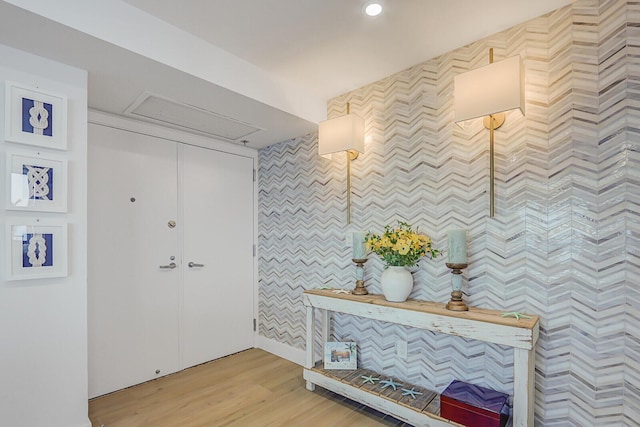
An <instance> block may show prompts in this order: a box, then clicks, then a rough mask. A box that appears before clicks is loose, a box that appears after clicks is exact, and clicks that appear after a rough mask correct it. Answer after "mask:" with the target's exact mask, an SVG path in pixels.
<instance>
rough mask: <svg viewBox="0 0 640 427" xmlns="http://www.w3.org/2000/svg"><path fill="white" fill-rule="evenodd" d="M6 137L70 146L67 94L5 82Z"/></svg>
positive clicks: (50, 145) (16, 140)
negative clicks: (68, 141) (68, 143)
mask: <svg viewBox="0 0 640 427" xmlns="http://www.w3.org/2000/svg"><path fill="white" fill-rule="evenodd" d="M5 100H6V101H5V102H6V104H5V121H4V133H5V135H4V137H5V139H6V140H7V141H11V142H18V143H21V144H29V145H36V146H38V147H43V148H55V149H57V150H66V149H67V97H66V96H61V95H55V94H52V93H47V92H45V91H43V90H41V89H38V88H31V87H27V86H25V85H20V84H18V83H15V82H9V81H7V82H6V83H5Z"/></svg>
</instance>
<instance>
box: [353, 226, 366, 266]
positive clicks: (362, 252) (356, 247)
mask: <svg viewBox="0 0 640 427" xmlns="http://www.w3.org/2000/svg"><path fill="white" fill-rule="evenodd" d="M351 236H352V238H353V259H365V258H366V257H367V248H366V246H365V243H364V233H363V232H362V231H354V232H353V233H352V235H351Z"/></svg>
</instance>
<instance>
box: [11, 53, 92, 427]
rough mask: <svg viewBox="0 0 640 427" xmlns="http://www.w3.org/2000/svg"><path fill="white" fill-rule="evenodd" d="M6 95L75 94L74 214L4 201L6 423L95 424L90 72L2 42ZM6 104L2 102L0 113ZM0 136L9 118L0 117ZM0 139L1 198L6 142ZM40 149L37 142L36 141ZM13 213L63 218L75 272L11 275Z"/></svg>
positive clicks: (71, 140) (71, 119) (71, 123)
mask: <svg viewBox="0 0 640 427" xmlns="http://www.w3.org/2000/svg"><path fill="white" fill-rule="evenodd" d="M0 58H2V65H1V66H0V84H1V87H0V93H1V94H2V95H3V96H1V97H0V99H2V100H4V92H5V89H4V82H5V80H10V81H15V82H19V83H23V84H25V85H28V86H31V87H39V88H41V89H42V90H45V91H46V90H49V91H51V92H54V93H57V94H64V95H66V96H67V97H68V100H69V103H68V141H67V144H68V148H67V150H66V151H63V152H56V154H62V155H63V156H65V157H66V158H67V159H68V161H69V165H68V167H69V185H68V213H64V214H54V213H35V212H17V211H15V212H14V211H7V210H6V209H5V208H4V206H0V236H1V238H0V241H1V242H2V245H1V249H0V265H2V268H3V271H2V274H0V425H2V426H16V427H17V426H19V427H40V426H47V427H58V426H59V427H76V426H77V427H79V426H89V425H90V422H89V419H88V416H87V412H88V410H87V396H88V392H87V292H86V290H87V268H86V265H87V262H86V249H87V242H86V235H87V233H86V229H87V206H86V196H87V189H86V181H87V180H86V172H87V170H86V169H87V161H86V157H87V143H86V141H87V73H86V72H85V71H83V70H79V69H76V68H72V67H68V66H66V65H63V64H59V63H56V62H52V61H49V60H46V59H43V58H40V57H36V56H33V55H30V54H27V53H24V52H21V51H18V50H15V49H12V48H9V47H6V46H4V45H0ZM4 110H5V104H4V102H0V118H3V117H4ZM0 135H2V136H3V135H4V121H3V120H0ZM2 139H3V140H2V141H1V142H0V165H2V167H1V168H0V170H1V171H2V173H0V196H1V197H0V201H4V199H5V194H4V192H5V184H6V182H5V179H6V178H5V164H6V163H5V162H6V156H5V152H6V150H7V148H9V147H12V148H16V149H27V150H30V149H31V147H29V146H26V145H22V144H14V143H9V142H4V138H2ZM33 149H34V150H36V149H37V147H33ZM7 217H24V218H34V217H36V218H38V217H40V218H44V217H46V218H57V219H62V220H65V221H66V222H67V223H68V226H69V254H68V259H69V275H68V277H65V278H59V279H40V280H21V281H6V280H5V277H6V276H5V274H4V273H5V271H6V270H4V269H6V263H5V262H4V260H5V258H6V239H7V238H8V236H6V235H5V223H6V220H7Z"/></svg>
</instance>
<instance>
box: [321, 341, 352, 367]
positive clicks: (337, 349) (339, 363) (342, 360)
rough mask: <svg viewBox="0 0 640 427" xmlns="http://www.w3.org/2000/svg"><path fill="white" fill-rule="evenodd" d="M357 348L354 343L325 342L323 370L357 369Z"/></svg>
mask: <svg viewBox="0 0 640 427" xmlns="http://www.w3.org/2000/svg"><path fill="white" fill-rule="evenodd" d="M357 348H358V346H357V345H356V343H355V342H325V343H324V369H357V368H358V358H357V355H358V352H357Z"/></svg>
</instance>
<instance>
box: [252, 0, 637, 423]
mask: <svg viewBox="0 0 640 427" xmlns="http://www.w3.org/2000/svg"><path fill="white" fill-rule="evenodd" d="M489 47H493V48H494V54H495V57H496V60H500V59H503V58H506V57H510V56H513V55H516V54H520V55H521V56H522V57H523V59H524V63H525V69H526V99H527V103H526V116H525V117H522V116H521V115H520V114H519V113H509V114H508V115H507V121H506V123H505V125H504V126H503V127H502V128H500V129H499V130H498V131H497V132H496V156H497V157H496V216H495V218H493V219H490V218H489V217H488V204H489V202H488V193H487V191H488V185H489V183H488V138H489V136H488V131H487V130H486V129H484V127H483V126H482V123H481V120H474V121H472V122H470V123H469V124H468V125H467V126H466V127H465V128H460V127H458V126H456V125H455V124H454V123H453V114H454V111H453V77H454V76H455V75H456V74H458V73H461V72H464V71H466V70H470V69H474V68H477V67H478V66H481V65H484V64H486V63H488V49H489ZM347 102H349V103H350V106H351V111H352V112H355V113H357V114H359V115H361V116H362V117H364V119H365V123H366V135H367V137H366V152H365V153H364V154H361V155H360V157H359V158H358V159H357V160H356V161H355V162H353V163H352V224H351V226H347V224H346V207H345V206H346V160H345V158H342V157H340V158H335V159H333V160H331V161H328V160H325V159H323V158H321V157H319V156H318V155H317V135H315V134H312V135H307V136H305V137H302V138H296V139H292V140H289V141H284V142H282V143H280V144H277V145H274V146H271V147H268V148H265V149H263V150H261V151H260V170H259V233H260V235H259V256H260V258H259V283H260V323H259V324H260V334H261V335H263V336H265V337H267V338H270V339H274V340H277V341H279V342H281V343H283V344H286V345H289V346H292V347H295V348H298V349H304V345H305V344H304V337H305V330H304V329H305V312H304V308H303V306H302V303H301V293H302V291H303V290H305V289H309V288H316V287H320V286H332V287H351V286H353V281H354V280H355V277H354V275H355V270H354V266H353V264H352V263H351V261H350V253H351V252H350V251H351V249H350V247H349V246H347V244H346V235H347V233H348V232H350V231H353V230H371V231H380V230H381V229H382V228H383V226H384V225H385V224H388V223H392V222H395V221H396V220H398V219H401V220H405V221H408V222H410V223H411V224H414V225H416V226H419V227H420V229H421V230H422V231H423V232H426V233H427V234H429V235H430V236H431V237H432V239H433V240H434V243H435V246H436V247H438V248H441V249H443V250H445V251H446V249H447V247H446V245H447V242H446V235H447V231H448V230H449V229H451V228H465V229H466V230H467V231H468V236H469V244H468V247H469V262H470V266H469V268H468V269H466V270H465V271H464V274H465V285H464V291H465V292H466V293H468V297H467V301H468V303H469V304H471V305H473V306H479V307H487V308H493V309H497V310H505V311H513V310H517V311H522V312H530V313H535V314H539V315H540V316H541V334H540V339H539V341H538V346H537V352H536V353H537V354H536V405H535V423H536V425H541V426H618V425H623V426H638V425H640V403H639V402H640V373H639V372H640V269H639V267H640V126H639V124H640V4H638V3H637V2H633V1H624V0H611V1H605V0H602V1H600V0H576V1H575V2H573V3H572V4H571V5H570V6H567V7H565V8H562V9H559V10H557V11H555V12H553V13H551V14H548V15H546V16H543V17H540V18H537V19H534V20H532V21H529V22H526V23H523V24H521V25H518V26H516V27H513V28H511V29H509V30H507V31H504V32H501V33H499V34H495V35H493V36H490V37H487V38H486V39H483V40H479V41H477V42H475V43H473V44H470V45H468V46H465V47H463V48H460V49H457V50H455V51H453V52H449V53H447V54H444V55H442V56H440V57H438V58H434V59H431V60H428V61H426V62H424V63H422V64H419V65H416V66H414V67H412V68H410V69H408V70H405V71H403V72H400V73H398V74H395V75H393V76H389V77H387V78H385V79H383V80H380V81H378V82H374V83H372V84H370V85H368V86H365V87H363V88H360V89H358V90H355V91H353V92H350V93H347V94H344V95H342V96H339V97H337V98H335V99H333V100H331V101H330V102H329V105H328V116H329V117H338V116H340V115H343V114H345V113H346V103H347ZM365 271H366V274H365V280H366V283H368V285H369V290H370V291H371V292H374V293H379V292H380V288H379V281H378V280H379V277H380V274H381V272H382V263H381V262H380V260H379V259H378V258H377V257H376V256H375V255H370V256H369V261H368V262H367V263H366V264H365ZM413 276H414V281H415V288H414V291H413V293H412V297H413V298H418V299H424V300H434V301H441V302H445V301H447V300H448V298H449V293H450V285H449V283H450V282H449V280H450V272H449V270H448V269H447V268H446V266H445V257H441V258H437V259H435V260H429V259H425V260H422V261H421V262H420V265H419V268H417V269H416V271H414V273H413ZM333 334H334V336H335V337H336V339H340V340H354V341H357V342H359V344H360V361H359V362H360V364H361V365H362V366H364V367H366V368H370V369H374V370H377V371H380V372H385V373H388V374H389V375H395V376H397V377H399V378H401V379H404V380H406V381H410V382H411V383H413V384H418V385H423V386H425V387H429V388H432V389H436V390H442V389H443V388H444V387H445V386H446V385H447V384H448V383H449V381H450V380H451V379H453V378H457V379H461V380H465V381H468V382H472V383H476V384H478V385H482V386H487V387H490V388H493V389H496V390H498V391H502V392H506V393H511V392H512V386H511V381H512V369H513V357H512V354H511V352H510V351H508V350H507V349H505V348H504V347H501V346H494V345H488V344H483V343H479V342H475V341H470V340H463V339H458V338H452V337H447V336H440V335H436V334H431V333H428V332H424V331H416V330H414V329H411V328H404V327H399V326H391V325H387V324H384V323H379V322H372V321H364V320H361V319H356V318H353V317H350V316H336V317H335V319H334V330H333ZM397 340H405V341H407V342H408V356H407V358H406V360H403V359H399V358H398V357H397V356H396V355H395V342H396V341H397Z"/></svg>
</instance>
